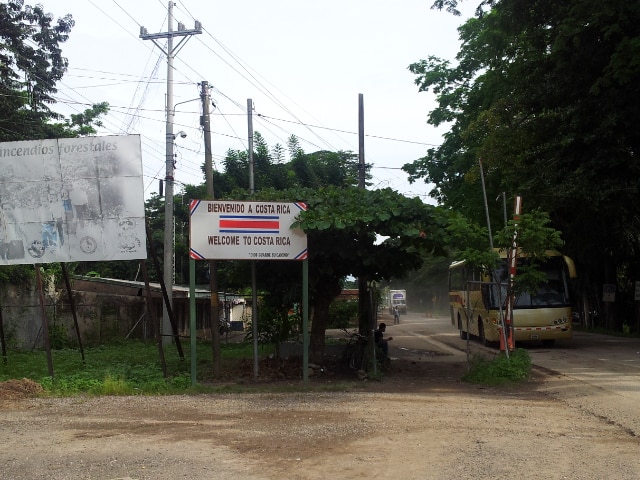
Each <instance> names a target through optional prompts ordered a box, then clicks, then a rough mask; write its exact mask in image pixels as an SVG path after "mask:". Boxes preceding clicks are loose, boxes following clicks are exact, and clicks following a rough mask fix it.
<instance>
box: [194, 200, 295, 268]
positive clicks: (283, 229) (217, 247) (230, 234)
mask: <svg viewBox="0 0 640 480" xmlns="http://www.w3.org/2000/svg"><path fill="white" fill-rule="evenodd" d="M306 208H307V207H306V205H305V204H304V203H300V202H298V203H274V202H234V201H204V200H193V201H192V202H191V204H190V217H191V221H190V256H191V258H193V259H195V260H205V259H208V260H304V259H306V258H307V236H306V235H305V233H304V232H303V231H302V230H300V229H292V228H291V225H292V224H293V223H294V222H295V221H296V217H297V216H298V215H299V214H300V212H302V211H304V210H306Z"/></svg>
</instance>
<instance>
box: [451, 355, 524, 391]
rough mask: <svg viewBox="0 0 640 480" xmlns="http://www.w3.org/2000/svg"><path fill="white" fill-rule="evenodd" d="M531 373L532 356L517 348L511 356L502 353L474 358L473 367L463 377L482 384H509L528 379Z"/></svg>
mask: <svg viewBox="0 0 640 480" xmlns="http://www.w3.org/2000/svg"><path fill="white" fill-rule="evenodd" d="M530 375H531V357H530V356H529V353H528V352H527V351H526V350H524V349H522V348H516V349H515V350H514V351H513V352H511V354H510V355H509V358H507V356H506V355H505V354H504V353H500V354H499V355H497V356H496V357H494V358H493V359H487V358H485V357H483V356H477V357H475V358H473V359H472V361H471V367H470V369H469V371H468V372H467V374H466V375H465V376H464V377H462V379H463V380H464V381H466V382H469V383H477V384H480V385H489V386H496V385H508V384H512V383H519V382H523V381H525V380H527V379H528V378H529V376H530Z"/></svg>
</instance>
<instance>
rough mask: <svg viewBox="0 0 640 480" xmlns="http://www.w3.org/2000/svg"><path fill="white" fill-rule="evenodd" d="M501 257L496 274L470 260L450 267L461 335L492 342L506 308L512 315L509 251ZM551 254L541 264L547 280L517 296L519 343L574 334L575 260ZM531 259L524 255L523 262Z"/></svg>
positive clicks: (455, 319)
mask: <svg viewBox="0 0 640 480" xmlns="http://www.w3.org/2000/svg"><path fill="white" fill-rule="evenodd" d="M500 256H501V261H500V263H499V265H498V267H497V268H495V269H493V275H491V271H490V270H489V269H480V268H472V267H471V266H470V265H468V264H466V262H465V261H464V260H463V261H457V262H453V263H452V264H451V265H450V267H449V306H450V311H451V324H452V325H453V326H454V327H456V328H457V329H458V330H459V332H460V338H461V339H467V336H468V335H472V336H475V337H477V338H478V339H479V340H480V341H481V342H482V343H483V344H485V345H491V346H497V345H498V343H499V341H500V335H501V334H500V331H501V330H500V324H501V323H500V310H501V308H500V307H501V306H502V314H503V316H504V315H506V295H507V285H508V282H509V275H508V272H509V270H508V265H507V258H506V253H500ZM547 257H548V258H547V261H545V262H542V263H541V265H540V266H539V268H540V269H541V270H542V272H544V274H545V276H546V281H545V282H543V283H542V284H541V285H540V286H539V287H538V288H537V290H536V291H535V292H524V293H521V294H520V295H518V297H517V298H516V302H515V305H514V309H513V327H514V329H513V330H514V339H515V341H516V342H519V341H520V342H527V341H542V342H543V343H544V344H547V345H552V344H553V343H554V342H555V340H556V339H570V338H571V336H572V328H571V304H570V298H569V279H572V278H576V269H575V265H574V263H573V260H571V259H570V258H569V257H566V256H563V255H561V254H559V253H556V252H548V254H547ZM526 261H527V259H526V258H522V257H520V258H518V265H523V264H524V262H526ZM492 276H493V279H495V280H492ZM516 276H517V268H516ZM498 283H499V284H500V288H499V287H498Z"/></svg>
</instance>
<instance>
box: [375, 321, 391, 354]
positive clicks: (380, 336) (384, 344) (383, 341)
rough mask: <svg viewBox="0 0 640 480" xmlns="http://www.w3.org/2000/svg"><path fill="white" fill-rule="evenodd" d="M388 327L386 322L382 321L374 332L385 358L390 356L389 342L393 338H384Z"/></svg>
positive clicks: (377, 344)
mask: <svg viewBox="0 0 640 480" xmlns="http://www.w3.org/2000/svg"><path fill="white" fill-rule="evenodd" d="M386 329H387V324H386V323H384V322H383V323H381V324H380V325H379V326H378V329H377V330H376V331H375V333H374V340H375V342H376V347H378V349H379V350H380V352H381V353H382V356H383V360H384V359H387V358H389V342H390V341H391V340H393V337H389V338H384V332H385V330H386Z"/></svg>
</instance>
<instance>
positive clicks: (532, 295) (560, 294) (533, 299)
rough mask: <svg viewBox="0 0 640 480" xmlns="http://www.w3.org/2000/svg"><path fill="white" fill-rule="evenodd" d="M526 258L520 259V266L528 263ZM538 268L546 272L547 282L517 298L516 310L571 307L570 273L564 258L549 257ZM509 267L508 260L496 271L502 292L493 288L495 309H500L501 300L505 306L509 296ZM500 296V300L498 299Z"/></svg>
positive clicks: (492, 294)
mask: <svg viewBox="0 0 640 480" xmlns="http://www.w3.org/2000/svg"><path fill="white" fill-rule="evenodd" d="M526 261H527V260H526V258H519V259H518V266H519V267H520V266H522V265H523V264H524V262H526ZM538 268H539V269H540V270H541V271H542V272H544V274H545V277H546V281H545V282H544V283H542V284H541V285H539V286H538V289H537V290H536V291H535V292H523V293H521V294H520V295H519V296H518V297H517V298H516V304H515V306H514V308H542V307H560V306H569V305H570V300H569V282H568V273H567V271H566V267H565V263H564V261H563V259H562V257H560V256H558V257H549V258H548V260H547V261H546V262H544V263H542V264H541V265H539V266H538ZM508 272H509V271H508V267H507V262H506V260H505V261H503V262H502V263H501V264H500V266H499V267H498V268H497V269H496V270H495V278H496V279H499V281H500V287H501V288H500V290H501V291H500V292H498V286H497V285H495V284H494V285H493V286H492V288H491V296H490V297H491V298H490V303H491V306H492V307H493V308H498V301H499V299H500V300H501V301H502V302H503V304H504V299H505V296H506V294H507V282H508ZM498 294H500V295H499V298H498Z"/></svg>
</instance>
